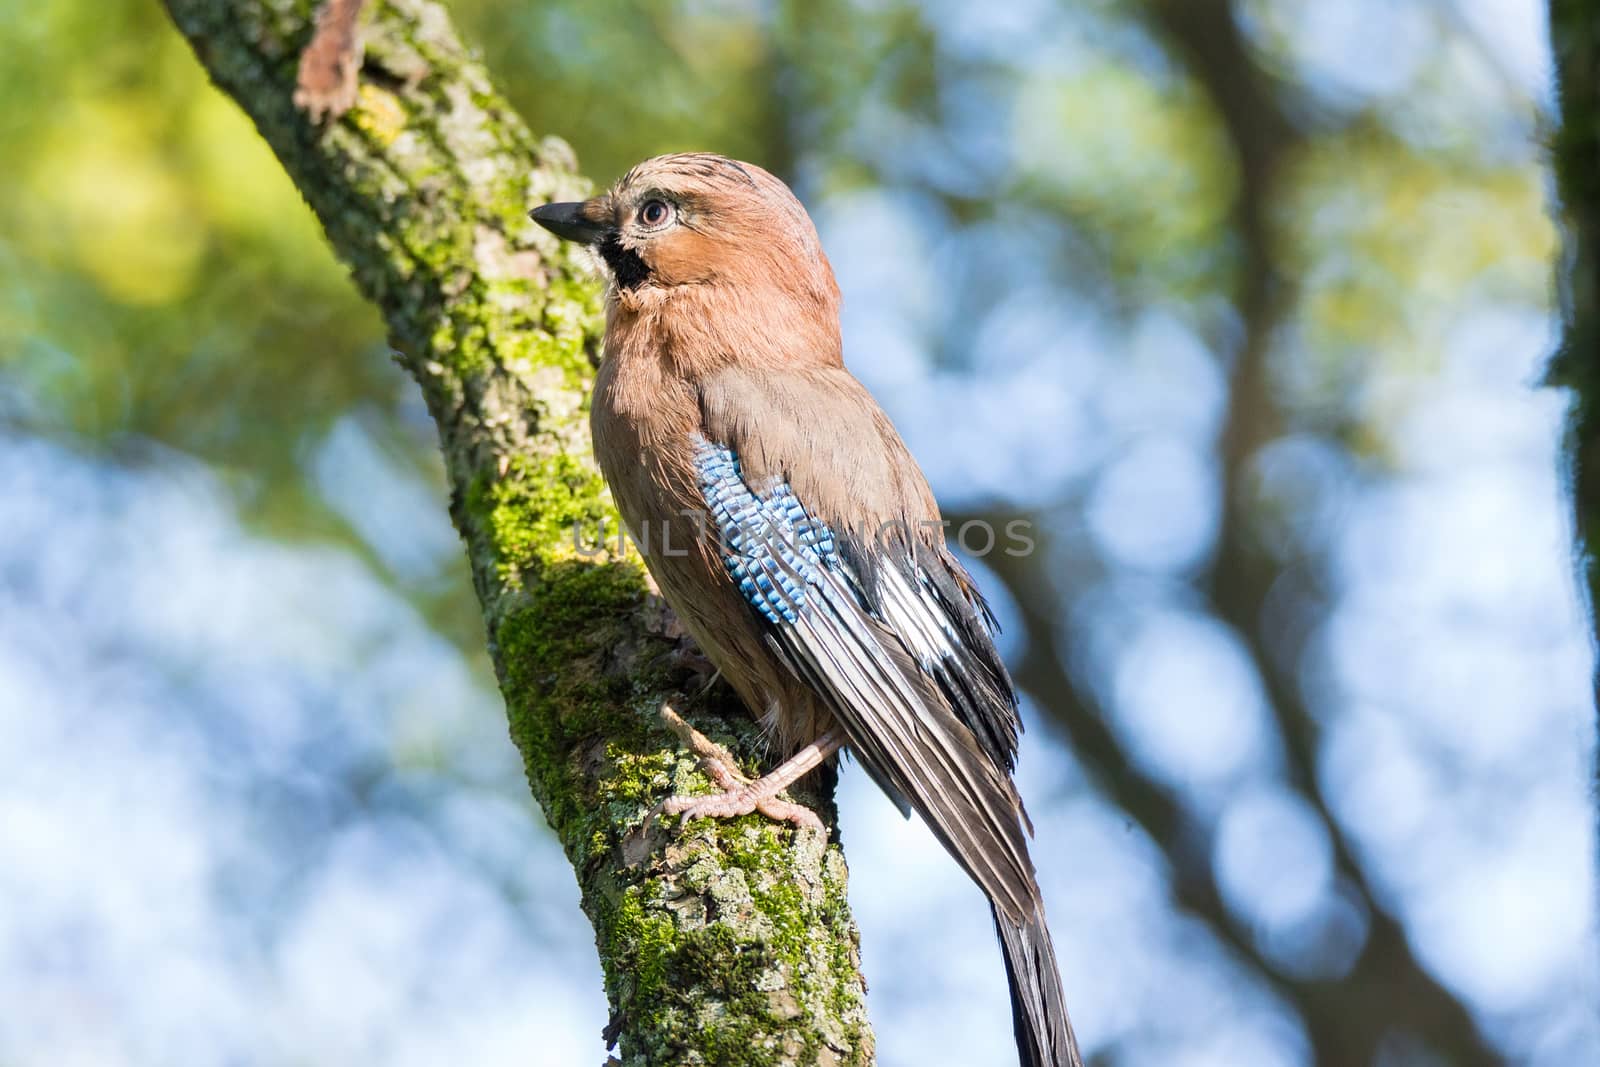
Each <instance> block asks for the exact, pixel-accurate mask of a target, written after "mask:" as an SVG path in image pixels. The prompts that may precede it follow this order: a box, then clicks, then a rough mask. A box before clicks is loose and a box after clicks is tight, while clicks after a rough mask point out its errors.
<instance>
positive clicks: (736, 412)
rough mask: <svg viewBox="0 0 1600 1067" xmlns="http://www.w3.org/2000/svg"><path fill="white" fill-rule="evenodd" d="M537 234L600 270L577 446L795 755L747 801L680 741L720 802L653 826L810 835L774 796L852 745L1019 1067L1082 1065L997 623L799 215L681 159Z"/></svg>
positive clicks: (768, 194) (761, 177)
mask: <svg viewBox="0 0 1600 1067" xmlns="http://www.w3.org/2000/svg"><path fill="white" fill-rule="evenodd" d="M532 216H533V218H534V220H535V221H537V222H538V223H539V224H540V225H542V226H544V227H545V228H546V229H548V230H550V231H551V232H553V233H555V234H556V235H557V236H559V237H562V238H565V239H567V240H571V241H578V242H581V243H584V244H586V245H589V246H591V247H592V248H594V250H595V251H596V252H597V253H598V259H599V262H600V264H601V267H602V272H603V273H604V274H605V276H606V280H607V283H608V284H607V299H606V309H607V310H606V332H605V346H604V358H603V360H602V362H601V364H600V370H599V373H598V376H597V378H596V381H595V387H594V398H593V405H592V413H591V428H592V431H593V435H594V449H595V455H596V457H597V458H598V460H599V463H600V468H601V471H602V473H603V474H604V475H605V478H606V481H607V483H608V484H609V485H610V487H611V491H612V495H613V496H614V497H615V499H616V503H617V507H618V509H619V510H620V511H621V513H622V517H623V521H624V522H625V523H626V524H627V526H628V528H629V530H630V532H631V533H632V534H633V536H634V539H635V542H636V543H637V544H638V546H639V548H640V551H641V554H642V555H643V556H644V559H645V563H646V565H647V566H648V567H649V569H650V573H651V574H652V575H653V576H654V578H655V580H656V583H657V585H658V586H659V587H660V589H661V592H662V594H663V595H664V596H665V598H666V600H667V602H668V603H669V604H671V605H672V607H673V609H674V610H675V611H676V612H677V613H678V615H679V616H680V617H681V618H682V620H683V622H684V625H685V627H686V628H687V629H688V631H689V632H690V634H692V635H693V637H694V638H695V640H696V641H697V642H698V643H699V645H700V647H701V649H702V650H703V651H704V653H705V655H706V656H707V657H708V658H709V659H710V660H711V662H712V663H713V664H714V665H715V666H716V668H717V669H718V670H719V671H720V672H721V674H722V676H723V677H724V678H726V679H727V680H728V682H729V684H731V685H732V686H733V688H734V690H735V691H737V692H738V694H739V695H740V697H741V698H742V699H743V701H744V703H745V704H746V706H747V707H748V708H749V709H750V710H751V712H752V713H753V714H755V715H756V716H757V717H758V718H759V719H760V721H761V722H762V724H763V726H764V727H765V728H766V731H767V734H768V736H769V737H770V738H771V739H772V744H773V747H774V748H775V749H776V750H777V752H778V753H779V754H781V755H784V756H786V757H787V759H786V760H785V762H784V763H783V764H782V765H780V766H779V767H778V768H776V769H775V770H773V771H772V772H770V773H769V774H767V775H766V776H765V777H763V778H761V779H759V780H757V781H754V782H752V781H749V780H748V779H746V778H744V777H743V776H742V775H741V774H739V773H738V771H737V769H736V768H734V767H732V766H729V765H727V763H726V758H725V757H722V758H719V757H718V756H717V753H716V751H715V746H712V745H710V743H709V742H704V744H696V746H695V747H696V749H697V751H699V752H700V753H701V755H702V756H704V757H707V758H708V759H709V760H710V763H711V766H710V767H709V768H708V769H710V770H711V772H712V776H713V778H714V779H715V780H716V781H717V783H718V785H719V786H721V788H722V792H720V793H718V794H715V795H712V796H709V797H693V798H690V797H674V798H673V799H671V800H670V801H668V802H667V804H666V805H665V810H666V811H668V812H669V813H674V814H679V815H682V816H683V817H684V818H685V819H688V818H694V817H700V816H713V817H715V816H733V815H739V814H746V813H749V812H752V811H760V812H763V813H764V814H767V815H769V816H772V817H775V818H779V819H785V820H788V821H791V822H794V823H796V824H799V825H817V826H820V823H819V822H818V821H817V819H816V816H815V815H814V814H812V813H811V812H810V811H809V810H807V809H805V808H803V807H801V806H799V805H795V804H791V803H788V802H786V801H783V800H781V799H780V798H779V797H778V795H777V794H778V793H779V792H781V791H782V790H783V789H784V788H786V787H787V786H788V785H790V784H792V783H793V782H794V781H796V780H798V779H799V778H800V777H802V776H803V775H804V774H806V773H807V772H809V771H810V770H812V769H813V768H815V767H816V766H818V765H819V764H821V763H822V762H824V761H825V760H828V759H831V758H833V757H834V755H835V753H836V752H837V751H838V750H839V749H840V748H841V747H845V746H848V748H849V750H850V751H851V752H852V753H853V754H854V755H855V757H856V758H857V759H858V760H859V761H860V763H861V765H862V766H863V767H864V768H865V769H866V771H867V773H868V774H870V775H871V776H872V778H873V779H874V780H875V781H876V782H877V783H878V785H879V786H881V787H882V788H883V790H884V792H885V793H887V794H888V795H889V797H890V798H891V799H892V800H893V801H894V802H895V803H896V804H897V805H898V806H899V807H900V809H901V811H902V812H903V813H905V814H907V815H909V814H910V812H911V811H912V810H915V811H916V812H917V813H918V815H920V816H921V817H922V819H923V820H924V821H925V822H926V823H927V825H928V826H929V828H930V829H931V830H932V831H933V833H934V835H935V836H936V837H937V838H938V840H939V841H940V843H942V844H943V845H944V847H945V848H946V849H947V850H948V851H949V852H950V854H951V855H952V856H953V857H954V858H955V860H956V862H957V863H959V864H960V865H961V867H962V869H963V870H965V871H966V873H967V875H968V876H969V877H971V878H972V879H973V880H974V881H975V882H976V883H977V884H978V886H979V887H980V888H982V890H983V891H984V893H985V894H986V895H987V896H988V898H989V901H990V905H991V908H992V910H993V915H994V924H995V929H996V931H997V932H998V934H999V938H1000V945H1001V948H1002V954H1003V956H1004V958H1005V964H1006V973H1007V978H1008V980H1009V983H1010V989H1011V1001H1012V1015H1013V1022H1014V1025H1015V1029H1016V1035H1017V1045H1018V1049H1019V1052H1020V1054H1021V1059H1022V1062H1023V1064H1024V1065H1025V1067H1081V1062H1082V1061H1081V1059H1080V1058H1079V1054H1078V1049H1077V1044H1076V1041H1075V1040H1074V1038H1073V1034H1072V1026H1071V1023H1070V1022H1069V1020H1068V1018H1067V1009H1066V1004H1065V1000H1064V997H1063V993H1062V987H1061V978H1060V974H1059V969H1058V967H1057V964H1056V958H1055V949H1054V947H1053V946H1052V945H1051V941H1050V933H1049V930H1048V928H1047V927H1046V925H1045V915H1044V905H1043V901H1042V899H1041V896H1040V892H1039V885H1038V882H1037V879H1036V877H1035V873H1034V867H1033V862H1032V860H1031V859H1030V858H1029V856H1028V847H1027V836H1028V835H1030V834H1031V833H1032V826H1031V825H1030V824H1029V822H1028V816H1027V813H1026V811H1025V810H1024V808H1023V805H1022V800H1021V797H1020V796H1019V795H1018V793H1017V789H1016V786H1015V785H1014V784H1013V782H1012V779H1011V772H1012V769H1013V767H1014V765H1015V760H1016V755H1017V738H1018V733H1019V731H1020V730H1021V723H1020V720H1019V718H1018V714H1017V696H1016V692H1015V690H1014V688H1013V686H1012V682H1011V679H1010V677H1009V675H1008V674H1007V673H1006V669H1005V666H1004V665H1003V664H1002V663H1001V660H1000V656H999V654H998V652H997V651H996V649H995V645H994V641H993V639H992V637H991V633H990V628H991V627H992V626H993V625H994V620H993V617H992V616H991V615H990V613H989V609H988V607H987V605H986V604H985V603H984V599H983V596H982V594H981V593H980V592H979V591H978V589H977V587H976V586H975V585H974V583H973V580H972V578H971V577H970V576H968V574H967V573H966V571H965V570H964V569H963V568H962V567H961V565H960V563H959V562H957V560H956V559H955V558H954V557H953V556H952V555H951V553H950V551H949V550H948V548H947V547H946V545H945V539H944V527H943V523H942V522H941V520H940V517H939V508H938V505H937V504H936V503H935V502H934V498H933V494H932V493H931V492H930V491H929V488H928V484H927V481H926V480H925V479H924V477H923V475H922V472H921V471H920V470H919V469H918V467H917V464H916V461H915V460H913V459H912V458H911V454H910V453H909V452H908V451H907V449H906V446H905V444H904V442H902V441H901V439H900V436H899V434H897V433H896V432H895V429H894V427H893V425H891V424H890V422H889V419H888V417H887V416H885V415H884V413H883V411H882V410H881V409H880V408H879V407H878V405H877V404H876V403H875V402H874V401H873V399H872V397H871V396H870V395H869V394H868V393H867V391H866V389H865V388H864V387H863V386H862V385H861V384H860V383H859V382H858V381H856V379H855V378H853V377H852V376H851V375H850V372H849V371H847V370H846V369H845V366H844V362H843V359H842V357H841V350H840V338H839V288H838V285H837V284H836V283H835V282H834V278H833V271H832V269H831V268H830V267H829V265H828V260H827V257H826V256H824V255H823V252H822V247H821V243H820V242H819V240H818V238H817V232H816V228H815V227H814V226H813V225H812V223H811V219H810V217H809V216H808V215H807V214H806V210H805V208H804V207H802V206H801V204H800V201H799V200H798V199H796V198H795V196H794V194H793V193H792V192H790V190H789V188H788V187H787V186H786V185H785V184H784V183H783V182H782V181H780V180H779V179H777V178H776V177H774V176H773V175H771V174H769V173H768V172H767V171H765V170H763V169H761V168H760V167H757V166H755V165H753V164H750V163H741V162H736V161H734V160H731V159H726V158H724V157H722V156H717V155H710V154H702V153H692V154H682V155H668V156H659V157H657V158H654V159H649V160H646V161H645V162H643V163H640V164H639V165H638V166H636V167H634V168H633V169H632V170H630V171H629V172H628V173H627V174H626V175H624V176H623V178H622V179H621V180H620V181H619V182H617V184H616V185H615V186H613V187H612V188H611V189H610V190H609V191H607V192H605V193H603V194H601V195H599V196H596V197H594V198H593V199H591V200H587V201H584V202H582V203H563V204H546V205H544V206H543V207H540V208H537V209H535V210H534V211H533V213H532ZM680 725H681V724H680ZM680 732H681V731H680ZM701 740H702V741H703V739H701ZM719 764H720V765H719Z"/></svg>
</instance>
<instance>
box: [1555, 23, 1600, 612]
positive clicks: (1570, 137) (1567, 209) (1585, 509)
mask: <svg viewBox="0 0 1600 1067" xmlns="http://www.w3.org/2000/svg"><path fill="white" fill-rule="evenodd" d="M1550 44H1551V47H1552V49H1553V50H1554V52H1555V60H1556V94H1557V97H1558V100H1559V103H1560V108H1561V125H1560V128H1559V129H1558V131H1557V132H1556V136H1555V144H1554V149H1555V150H1554V161H1555V172H1556V189H1557V193H1558V195H1559V197H1560V201H1561V203H1560V207H1561V213H1562V215H1563V216H1564V221H1565V223H1566V225H1565V229H1564V236H1565V243H1566V254H1565V256H1564V257H1563V275H1562V277H1561V278H1560V280H1559V282H1558V288H1559V290H1560V293H1561V310H1562V315H1563V318H1564V319H1565V328H1566V333H1565V336H1564V337H1563V338H1562V343H1561V350H1560V352H1559V353H1558V354H1557V355H1556V358H1555V361H1554V362H1553V363H1552V365H1551V369H1550V379H1551V382H1552V384H1556V385H1564V386H1567V387H1568V388H1569V389H1570V390H1571V393H1572V411H1571V418H1570V419H1569V421H1568V425H1567V442H1566V450H1565V456H1566V463H1567V465H1568V477H1569V479H1570V487H1571V491H1572V505H1573V520H1574V529H1575V532H1576V535H1577V549H1578V562H1579V567H1580V578H1581V583H1580V584H1581V586H1582V590H1583V594H1584V595H1585V596H1586V597H1587V598H1588V602H1589V609H1590V621H1591V625H1600V620H1597V619H1596V618H1595V615H1594V607H1595V605H1596V604H1600V569H1597V567H1596V562H1595V553H1596V550H1597V549H1600V263H1597V262H1596V256H1597V255H1600V2H1596V0H1551V3H1550Z"/></svg>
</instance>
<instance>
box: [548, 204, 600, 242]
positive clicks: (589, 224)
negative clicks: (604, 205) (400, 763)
mask: <svg viewBox="0 0 1600 1067" xmlns="http://www.w3.org/2000/svg"><path fill="white" fill-rule="evenodd" d="M594 207H595V203H594V201H593V200H585V201H581V202H574V203H570V204H545V205H544V206H543V207H536V208H534V209H533V210H532V211H530V212H528V217H529V218H531V219H532V220H533V221H534V222H537V223H538V224H539V225H540V226H543V227H544V228H545V229H547V230H549V231H550V232H551V233H553V234H555V235H556V236H557V237H559V238H561V239H562V240H564V241H577V242H578V243H579V244H585V245H592V244H594V243H596V242H597V241H599V240H600V239H601V238H602V237H604V236H605V235H606V230H607V229H608V228H609V227H608V226H607V224H606V223H604V222H597V221H595V220H594V219H592V218H590V217H589V216H590V213H591V212H593V211H594Z"/></svg>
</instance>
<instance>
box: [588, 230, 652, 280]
mask: <svg viewBox="0 0 1600 1067" xmlns="http://www.w3.org/2000/svg"><path fill="white" fill-rule="evenodd" d="M600 256H601V258H602V259H604V260H605V261H606V266H608V267H610V268H611V274H612V276H613V277H614V278H616V279H617V285H618V286H620V287H621V288H623V289H635V288H638V287H639V286H640V285H642V284H643V283H644V281H645V279H646V278H648V277H650V267H649V265H648V264H646V263H645V261H644V260H643V259H642V258H640V256H639V253H637V252H635V251H634V250H633V249H631V248H624V247H622V242H621V241H620V240H618V239H617V235H616V234H615V233H608V234H606V238H605V240H603V241H601V242H600Z"/></svg>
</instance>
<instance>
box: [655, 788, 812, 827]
mask: <svg viewBox="0 0 1600 1067" xmlns="http://www.w3.org/2000/svg"><path fill="white" fill-rule="evenodd" d="M764 781H765V780H764V779H757V780H755V781H753V782H752V781H749V780H748V779H746V781H745V784H744V785H742V786H739V787H737V788H735V789H730V790H728V791H727V792H723V793H715V794H713V795H711V796H708V797H691V796H676V797H668V798H667V799H666V800H664V801H662V802H661V808H660V810H661V813H662V814H663V815H680V816H682V817H683V821H684V822H685V823H687V822H689V821H690V820H691V819H731V818H733V817H734V816H736V815H749V814H750V813H751V812H752V811H759V812H760V813H761V814H763V815H765V816H766V817H767V818H769V819H773V820H776V821H777V822H787V823H791V824H793V825H794V826H795V827H797V828H799V829H802V830H807V829H809V830H825V829H826V827H824V826H823V825H822V820H821V819H819V818H818V817H817V813H816V812H814V811H812V810H811V809H810V808H808V807H806V806H805V805H804V804H796V803H795V802H794V801H792V800H780V799H778V798H777V797H775V796H766V795H763V794H764V793H765V792H766V790H765V789H764ZM776 791H777V790H774V792H776Z"/></svg>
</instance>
